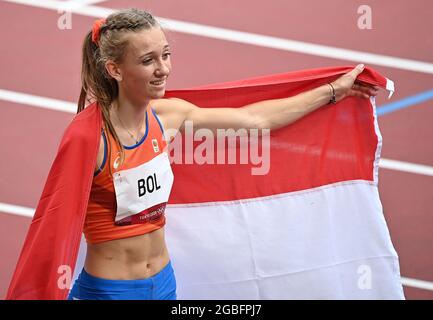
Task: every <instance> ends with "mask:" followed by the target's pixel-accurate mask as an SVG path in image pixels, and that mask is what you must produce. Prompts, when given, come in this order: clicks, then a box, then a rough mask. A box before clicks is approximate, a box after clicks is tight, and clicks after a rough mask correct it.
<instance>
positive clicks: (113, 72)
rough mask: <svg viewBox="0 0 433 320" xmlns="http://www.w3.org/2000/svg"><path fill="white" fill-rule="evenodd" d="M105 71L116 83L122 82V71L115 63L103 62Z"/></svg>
mask: <svg viewBox="0 0 433 320" xmlns="http://www.w3.org/2000/svg"><path fill="white" fill-rule="evenodd" d="M105 69H106V70H107V73H108V74H109V75H110V76H111V77H112V78H113V79H115V80H116V81H117V82H120V81H122V70H120V67H119V66H118V65H117V64H116V63H115V62H113V61H111V60H108V61H107V62H105Z"/></svg>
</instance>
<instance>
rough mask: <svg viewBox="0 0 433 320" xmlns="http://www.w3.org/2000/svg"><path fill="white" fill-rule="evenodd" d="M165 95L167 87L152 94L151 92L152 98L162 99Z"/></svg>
mask: <svg viewBox="0 0 433 320" xmlns="http://www.w3.org/2000/svg"><path fill="white" fill-rule="evenodd" d="M164 95H165V89H162V90H158V91H153V92H152V93H151V94H149V96H150V97H151V99H161V98H163V97H164Z"/></svg>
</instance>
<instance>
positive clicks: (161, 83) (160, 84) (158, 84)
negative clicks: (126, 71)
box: [150, 79, 165, 86]
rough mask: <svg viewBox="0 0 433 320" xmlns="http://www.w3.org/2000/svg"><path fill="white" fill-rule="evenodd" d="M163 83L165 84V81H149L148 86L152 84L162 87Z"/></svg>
mask: <svg viewBox="0 0 433 320" xmlns="http://www.w3.org/2000/svg"><path fill="white" fill-rule="evenodd" d="M164 83H165V79H162V80H155V81H150V84H153V85H154V86H162V85H163V84H164Z"/></svg>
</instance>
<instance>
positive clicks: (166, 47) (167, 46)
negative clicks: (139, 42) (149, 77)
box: [138, 44, 170, 59]
mask: <svg viewBox="0 0 433 320" xmlns="http://www.w3.org/2000/svg"><path fill="white" fill-rule="evenodd" d="M169 48H170V46H169V45H168V44H166V45H165V46H164V48H162V50H165V49H169ZM152 53H154V51H150V52H148V53H145V54H142V55H141V56H139V57H138V59H143V58H144V57H145V56H147V55H149V54H152Z"/></svg>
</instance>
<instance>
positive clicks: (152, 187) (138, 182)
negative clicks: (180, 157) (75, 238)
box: [83, 107, 173, 243]
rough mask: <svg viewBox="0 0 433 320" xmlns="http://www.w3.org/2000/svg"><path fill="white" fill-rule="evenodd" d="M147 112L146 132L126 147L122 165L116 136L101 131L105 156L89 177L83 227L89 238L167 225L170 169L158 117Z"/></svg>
mask: <svg viewBox="0 0 433 320" xmlns="http://www.w3.org/2000/svg"><path fill="white" fill-rule="evenodd" d="M145 117H146V118H145V120H146V132H145V134H144V136H143V137H142V139H141V140H140V141H139V142H138V143H137V144H135V145H133V146H124V148H125V160H124V162H123V164H120V161H119V160H120V150H119V148H118V146H117V143H116V141H115V139H114V137H113V136H112V135H111V133H110V132H105V130H103V131H102V139H103V142H104V159H103V161H102V165H101V168H100V169H99V170H98V171H97V172H96V173H95V176H94V178H93V182H92V188H91V192H90V198H89V204H88V208H87V214H86V220H85V223H84V229H83V232H84V235H85V237H86V240H87V242H88V243H100V242H104V241H109V240H114V239H121V238H127V237H133V236H137V235H141V234H145V233H149V232H152V231H154V230H157V229H159V228H161V227H163V226H164V225H165V215H164V211H165V206H166V204H167V201H168V197H169V194H170V191H171V187H172V184H173V172H172V171H171V167H170V163H169V160H168V155H167V153H166V150H165V148H166V142H165V140H164V138H163V127H162V124H161V122H160V121H159V119H158V117H157V115H156V113H155V111H154V110H153V109H151V108H150V107H149V108H147V110H146V115H145ZM108 146H111V148H109V147H108ZM110 149H111V150H110ZM109 157H110V158H109ZM109 159H110V160H111V161H108V160H109ZM109 163H110V164H111V172H112V176H110V174H109V169H108V165H109Z"/></svg>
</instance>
